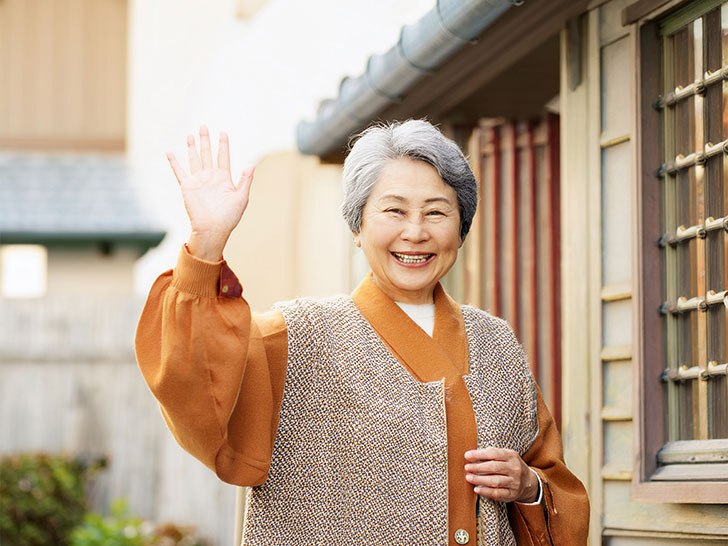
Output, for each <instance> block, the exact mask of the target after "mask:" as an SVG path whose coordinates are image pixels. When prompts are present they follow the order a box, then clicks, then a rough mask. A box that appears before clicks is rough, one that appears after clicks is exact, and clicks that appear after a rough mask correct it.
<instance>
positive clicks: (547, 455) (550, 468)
mask: <svg viewBox="0 0 728 546" xmlns="http://www.w3.org/2000/svg"><path fill="white" fill-rule="evenodd" d="M536 399H537V408H538V410H537V411H538V428H539V430H538V435H537V436H536V439H535V440H534V442H533V444H532V445H531V447H530V448H529V450H528V451H527V452H526V453H525V454H524V455H523V460H524V462H525V463H526V464H527V465H529V466H530V467H531V468H532V469H533V470H535V472H536V473H537V474H538V476H539V478H540V479H541V486H542V487H543V499H542V502H541V504H540V505H526V504H518V503H512V504H511V505H509V517H510V519H511V526H512V528H513V531H514V534H515V536H516V542H517V544H518V545H519V546H521V545H524V546H532V545H533V546H542V545H543V546H557V545H559V544H573V545H574V546H582V545H584V546H586V544H587V535H588V532H589V499H588V497H587V493H586V489H585V488H584V485H583V484H582V483H581V482H580V481H579V479H578V478H577V477H576V476H574V475H573V474H572V473H571V472H570V471H569V469H568V468H567V467H566V464H565V463H564V457H563V453H562V449H561V438H560V436H559V431H558V430H557V429H556V423H554V420H553V418H552V417H551V413H550V412H549V410H548V408H547V407H546V404H545V403H544V401H543V397H542V396H541V391H540V389H538V387H536Z"/></svg>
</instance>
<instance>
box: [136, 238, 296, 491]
mask: <svg viewBox="0 0 728 546" xmlns="http://www.w3.org/2000/svg"><path fill="white" fill-rule="evenodd" d="M221 279H222V280H223V281H224V284H223V282H221ZM135 348H136V355H137V362H138V363H139V367H140V369H141V372H142V374H143V376H144V379H145V380H146V382H147V384H148V385H149V388H150V390H151V391H152V393H153V394H154V396H155V397H156V398H157V400H158V402H159V406H160V408H161V411H162V415H163V416H164V419H165V421H166V422H167V425H168V427H169V429H170V431H171V432H172V434H173V435H174V437H175V439H176V440H177V442H178V443H179V444H180V446H182V447H183V448H184V449H185V450H186V451H188V452H189V453H190V454H192V455H194V456H195V457H196V458H198V459H199V460H200V461H202V462H203V463H204V464H205V465H207V466H208V467H209V468H210V469H212V470H213V471H214V472H215V473H216V474H217V476H218V477H219V478H220V479H221V480H223V481H225V482H228V483H231V484H234V485H241V486H250V485H259V484H261V483H263V482H264V481H265V479H266V477H267V474H268V469H269V466H270V458H271V453H272V449H273V442H274V440H275V431H276V429H277V427H278V416H279V411H280V404H281V400H282V396H283V385H284V382H285V369H286V361H287V334H286V328H285V323H284V321H283V317H282V316H281V314H280V313H279V312H271V313H269V314H266V315H260V316H255V317H254V316H252V315H251V312H250V307H249V306H248V303H247V302H246V301H245V299H243V298H242V289H241V287H240V284H239V283H238V280H237V278H236V277H235V276H234V274H233V273H232V272H231V271H230V269H229V268H228V267H227V265H226V264H225V262H222V261H221V262H217V263H212V262H205V261H202V260H199V259H197V258H194V257H193V256H191V255H190V254H189V253H188V252H187V251H186V250H185V249H183V250H182V251H181V252H180V255H179V259H178V262H177V266H176V268H175V269H174V270H173V271H167V272H166V273H163V274H162V275H160V277H159V278H158V279H157V280H156V282H155V283H154V285H153V286H152V288H151V291H150V293H149V297H148V298H147V302H146V305H145V306H144V310H143V311H142V315H141V318H140V319H139V324H138V327H137V332H136V343H135Z"/></svg>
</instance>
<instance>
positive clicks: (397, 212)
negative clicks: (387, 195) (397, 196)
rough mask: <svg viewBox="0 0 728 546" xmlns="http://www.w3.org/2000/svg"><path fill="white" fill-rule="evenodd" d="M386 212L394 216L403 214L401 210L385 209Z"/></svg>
mask: <svg viewBox="0 0 728 546" xmlns="http://www.w3.org/2000/svg"><path fill="white" fill-rule="evenodd" d="M386 212H391V213H394V214H404V211H403V210H402V209H387V210H386Z"/></svg>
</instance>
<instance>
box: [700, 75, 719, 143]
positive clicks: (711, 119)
mask: <svg viewBox="0 0 728 546" xmlns="http://www.w3.org/2000/svg"><path fill="white" fill-rule="evenodd" d="M704 104H705V113H704V118H705V139H706V140H707V141H708V142H712V143H713V144H717V143H718V142H721V141H722V140H723V115H722V112H723V84H721V83H716V84H713V85H711V86H708V87H707V91H706V93H705V103H704Z"/></svg>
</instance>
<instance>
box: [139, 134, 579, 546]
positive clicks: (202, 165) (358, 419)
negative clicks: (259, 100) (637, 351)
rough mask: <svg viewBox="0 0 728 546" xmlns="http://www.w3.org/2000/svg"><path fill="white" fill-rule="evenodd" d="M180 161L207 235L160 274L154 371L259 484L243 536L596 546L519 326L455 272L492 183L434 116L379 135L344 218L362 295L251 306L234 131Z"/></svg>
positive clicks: (186, 421)
mask: <svg viewBox="0 0 728 546" xmlns="http://www.w3.org/2000/svg"><path fill="white" fill-rule="evenodd" d="M187 144H188V151H189V170H190V172H189V173H188V172H186V171H185V169H184V168H183V167H182V166H181V165H180V164H179V163H178V161H177V160H176V159H175V157H174V155H172V154H169V155H168V158H169V161H170V163H171V166H172V169H173V170H174V173H175V175H176V177H177V180H178V181H179V183H180V186H181V189H182V194H183V197H184V202H185V206H186V208H187V213H188V215H189V218H190V222H191V227H192V232H191V234H190V237H189V240H188V243H187V244H186V245H185V247H184V248H183V249H182V251H181V252H180V255H179V260H178V262H177V267H176V268H175V269H174V270H173V271H170V272H167V273H164V274H163V275H162V276H161V277H160V278H159V279H158V280H157V281H156V283H155V284H154V286H153V287H152V289H151V293H150V295H149V299H148V302H147V305H146V307H145V309H144V312H143V314H142V317H141V320H140V323H139V328H138V332H137V345H136V347H137V356H138V360H139V365H140V367H141V370H142V372H143V374H144V376H145V378H146V380H147V382H148V384H149V386H150V388H151V390H152V392H153V393H154V395H155V396H156V397H157V399H158V400H159V403H160V405H161V408H162V413H163V415H164V418H165V419H166V421H167V424H168V425H169V428H170V430H171V431H172V433H173V434H174V436H175V438H176V439H177V441H178V442H179V443H180V445H181V446H182V447H183V448H184V449H186V450H187V451H189V452H190V453H191V454H192V455H194V456H195V457H197V458H198V459H200V460H201V461H202V462H203V463H205V464H206V465H207V466H208V467H210V468H211V469H212V470H213V471H214V472H215V473H216V474H217V475H218V476H219V478H220V479H222V480H224V481H226V482H228V483H231V484H236V485H241V486H251V489H250V490H249V494H248V499H247V508H246V516H245V529H244V534H243V544H245V545H313V544H322V545H324V544H325V545H327V546H332V545H386V544H392V545H394V544H398V545H405V544H407V545H409V544H411V545H428V546H429V545H446V544H447V545H456V544H457V545H462V544H471V545H476V544H477V545H493V546H504V545H511V544H519V545H520V544H528V545H531V544H564V545H583V544H586V536H587V528H588V517H589V504H588V500H587V497H586V493H585V490H584V488H583V486H582V484H581V483H580V482H579V480H577V479H576V478H575V477H574V476H573V475H572V474H571V473H570V472H569V471H568V469H567V468H566V466H565V465H564V462H563V460H562V455H561V445H560V440H559V436H558V432H557V431H556V428H555V426H554V422H553V420H552V418H551V415H550V414H549V412H548V410H547V409H546V406H545V405H544V403H543V400H542V398H541V394H540V392H539V390H538V387H537V386H536V385H535V383H534V380H533V377H532V375H531V372H530V369H529V366H528V364H527V362H526V358H525V356H524V354H523V351H522V350H521V347H520V345H519V343H518V341H517V340H516V338H515V337H514V334H513V332H512V330H511V328H510V327H509V326H508V324H507V323H506V322H504V321H503V320H501V319H498V318H496V317H493V316H491V315H489V314H488V313H486V312H484V311H481V310H479V309H475V308H473V307H469V306H461V305H458V304H457V303H455V302H454V301H453V300H452V299H451V298H450V297H449V296H448V295H447V294H446V293H445V292H444V290H443V289H442V287H441V285H440V284H439V281H440V280H441V279H442V277H443V276H444V275H445V274H446V273H447V272H448V271H449V270H450V268H451V267H452V265H453V264H454V263H455V259H456V258H457V253H458V249H459V248H460V247H461V246H462V243H463V240H464V239H465V236H466V235H467V233H468V229H469V228H470V225H471V222H472V219H473V215H474V213H475V209H476V204H477V183H476V181H475V178H474V176H473V173H472V171H471V170H470V168H469V166H468V163H467V161H466V159H465V158H464V156H463V154H462V152H461V151H460V149H459V148H458V147H457V146H456V145H455V144H454V143H453V142H452V141H450V140H448V139H447V138H445V137H444V136H443V135H442V134H441V133H440V132H439V131H438V130H437V129H436V128H434V127H433V126H432V125H430V124H429V123H427V122H425V121H416V120H411V121H407V122H404V123H394V124H389V125H383V126H375V127H371V128H369V129H367V130H366V131H364V133H363V134H362V135H360V137H359V138H358V140H356V142H355V144H354V145H353V147H352V149H351V151H350V153H349V155H348V157H347V159H346V162H345V164H344V189H345V197H344V204H343V212H344V217H345V218H346V221H347V222H348V224H349V227H350V228H351V231H352V233H353V235H354V241H355V244H356V245H357V246H358V247H360V248H361V249H362V251H363V252H364V255H365V256H366V259H367V261H368V263H369V265H370V267H371V270H372V272H371V273H370V274H369V275H368V276H367V277H366V278H365V279H364V280H363V281H362V282H361V284H360V285H359V287H358V288H357V289H356V290H355V291H354V293H353V294H352V295H351V296H336V297H332V298H327V299H318V300H317V299H309V298H302V299H297V300H294V301H289V302H285V303H280V304H278V305H276V308H275V310H274V311H273V312H270V313H268V314H265V315H251V312H250V309H249V307H248V304H247V303H246V302H245V299H243V298H242V288H241V286H240V284H239V282H238V280H237V278H236V277H235V275H234V274H233V273H232V271H230V269H229V268H228V267H227V266H226V264H225V262H224V260H222V253H223V249H224V247H225V243H226V241H227V239H228V236H229V235H230V232H231V231H232V230H233V228H235V226H236V225H237V224H238V222H239V221H240V218H241V217H242V214H243V212H244V210H245V208H246V206H247V204H248V195H249V191H250V185H251V182H252V178H253V172H252V169H249V170H246V171H244V172H243V175H242V177H241V179H240V182H239V183H238V184H237V185H235V184H233V182H232V179H231V176H230V161H229V146H228V140H227V137H226V136H225V135H224V134H222V135H221V136H220V143H219V151H218V160H217V167H215V166H214V164H213V159H212V153H211V148H210V138H209V134H208V131H207V129H206V128H204V127H203V128H202V129H201V130H200V150H199V153H198V151H197V147H196V145H195V139H194V137H192V136H189V137H188V141H187Z"/></svg>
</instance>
